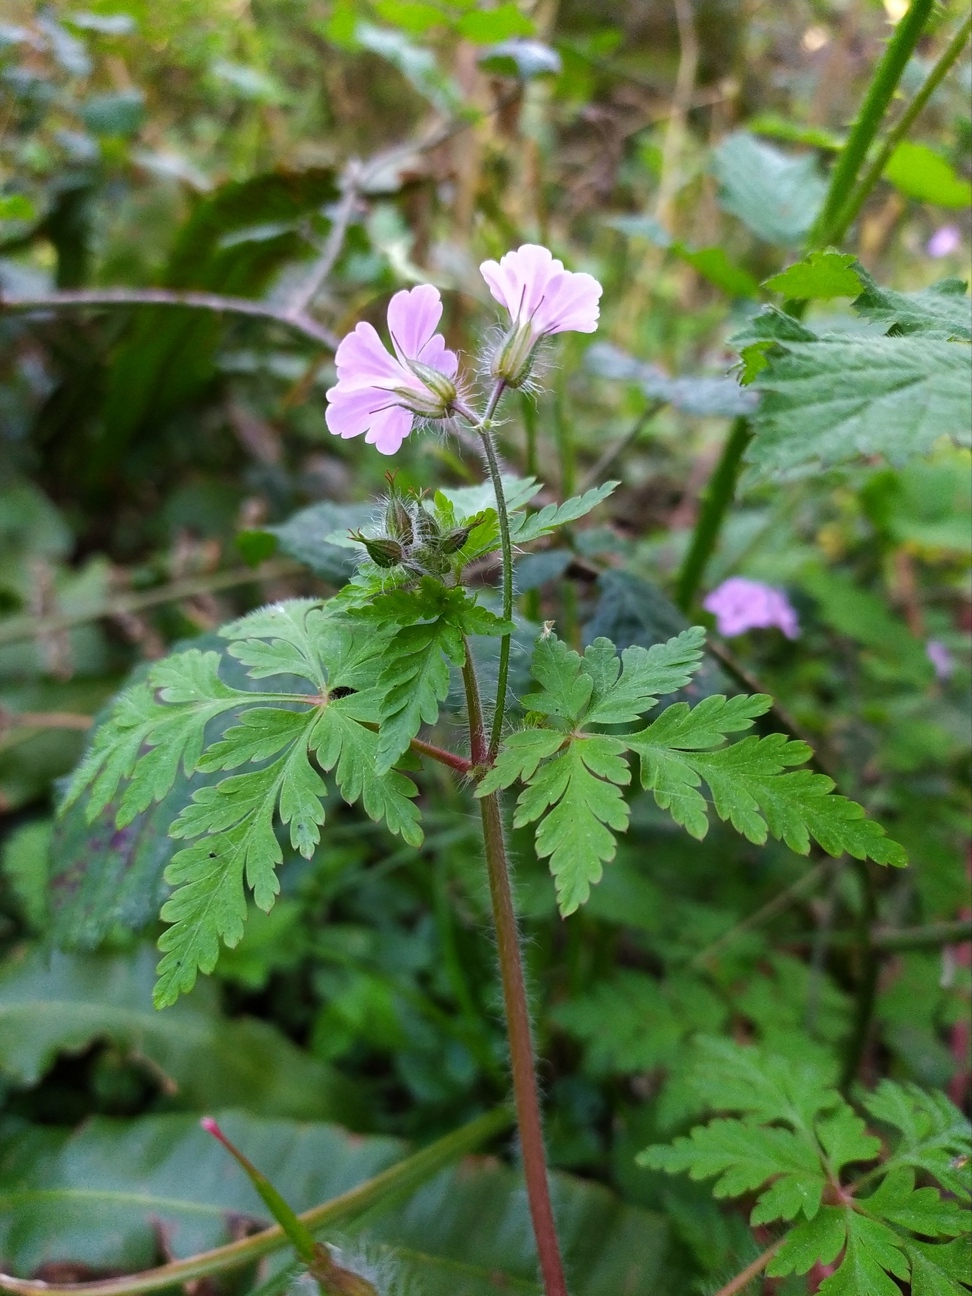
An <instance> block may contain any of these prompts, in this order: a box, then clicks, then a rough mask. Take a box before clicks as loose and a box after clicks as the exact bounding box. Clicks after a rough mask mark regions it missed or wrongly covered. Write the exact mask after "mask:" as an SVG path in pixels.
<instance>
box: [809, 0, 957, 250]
mask: <svg viewBox="0 0 972 1296" xmlns="http://www.w3.org/2000/svg"><path fill="white" fill-rule="evenodd" d="M970 33H972V12H970V13H969V14H968V15H967V16H966V19H965V21H964V22H963V23H962V25H961V27H959V29H958V31H957V32H956V33H955V35H954V36H953V37H952V39H951V40H950V41H949V42H948V44H947V45H946V46H945V49H944V50H943V51H942V53H941V55H940V56H939V58H938V61H937V62H936V63H935V66H934V67H933V68H932V70H931V71H930V72H929V73H928V76H927V77H926V78H925V82H924V84H923V85H922V87H921V89H920V90H919V91H918V93H917V94H916V95H915V97H914V98H913V99H912V101H911V103H910V104H909V105H908V107H907V108H906V109H905V110H904V112H903V113H902V114H901V116H900V117H899V119H898V121H897V122H896V123H895V125H894V127H893V129H892V130H890V131H889V132H888V135H887V137H886V139H885V140H884V142H883V144H882V145H881V148H880V150H879V151H878V153H877V155H876V156H875V158H874V161H873V162H872V163H871V164H870V166H869V167H868V169H867V170H866V171H865V172H864V175H863V176H862V177H861V179H860V181H859V182H858V184H857V185H856V187H855V188H854V190H853V192H852V193H851V195H850V197H849V198H848V199H847V201H846V203H845V204H844V206H843V207H842V208H841V209H840V211H839V213H838V215H837V217H836V218H835V220H834V224H833V229H832V230H831V233H830V238H831V240H832V241H833V242H835V243H839V242H840V240H841V239H842V238H843V237H844V235H845V234H846V233H847V231H848V230H849V229H850V227H851V225H852V224H853V223H854V220H855V219H856V217H857V214H858V212H859V211H860V210H861V208H862V207H863V206H864V203H865V202H866V200H867V197H868V194H870V192H871V190H872V189H873V188H874V186H875V185H876V184H877V182H878V181H879V180H880V179H881V176H882V175H883V174H884V168H885V167H886V166H887V165H888V162H889V161H890V160H891V155H892V154H893V153H894V150H895V149H896V148H897V147H898V145H899V144H900V143H901V141H902V140H903V139H904V138H905V136H906V135H907V134H908V132H909V131H910V130H911V128H912V126H913V125H914V124H915V122H916V121H917V119H918V117H919V116H920V114H921V113H922V111H923V110H924V108H925V105H926V104H927V103H928V100H929V99H930V98H931V97H932V95H933V94H934V93H935V91H936V90H937V89H938V87H939V86H940V85H941V83H942V82H943V81H944V80H945V77H946V76H947V75H948V73H949V72H950V71H951V69H952V68H953V67H954V65H955V63H956V62H957V61H958V57H959V55H960V54H961V53H962V50H963V49H964V48H965V44H966V42H967V41H968V39H969V34H970Z"/></svg>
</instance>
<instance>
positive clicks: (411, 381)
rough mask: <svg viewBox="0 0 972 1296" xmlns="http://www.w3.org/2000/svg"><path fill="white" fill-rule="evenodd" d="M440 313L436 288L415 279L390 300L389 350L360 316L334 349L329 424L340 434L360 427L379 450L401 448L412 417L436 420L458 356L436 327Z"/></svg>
mask: <svg viewBox="0 0 972 1296" xmlns="http://www.w3.org/2000/svg"><path fill="white" fill-rule="evenodd" d="M441 318H442V299H441V297H440V296H439V290H438V288H433V287H432V285H431V284H421V285H420V286H419V287H418V288H410V289H407V290H405V291H403V292H397V293H396V294H395V296H394V297H393V298H392V299H391V301H390V302H389V303H388V332H389V333H390V334H391V340H392V345H393V347H394V348H395V353H394V355H392V354H391V353H390V352H389V351H387V350H386V348H385V347H384V346H383V344H382V342H381V339H380V338H379V336H378V334H377V333H376V332H375V330H374V328H373V327H372V326H371V325H370V324H368V323H366V322H364V321H362V322H361V323H360V324H358V325H357V326H356V327H355V329H354V331H353V332H351V333H349V334H348V335H347V336H346V337H345V338H343V339H342V341H341V345H340V346H339V347H338V349H337V354H336V355H335V357H334V358H335V361H336V363H337V375H338V380H337V385H336V386H334V387H332V388H330V390H329V391H328V393H327V401H328V405H327V414H326V415H325V418H326V420H327V426H328V429H329V431H331V432H333V433H334V435H335V436H339V437H345V438H347V437H355V436H360V435H361V434H362V433H365V440H366V441H367V442H368V443H369V445H373V446H375V448H376V449H377V450H378V451H379V453H381V454H386V455H391V454H395V452H396V451H397V450H398V449H400V447H401V444H402V442H403V441H404V440H405V438H406V437H407V436H408V434H409V432H411V430H412V426H413V424H414V422H415V419H416V418H419V419H442V418H447V417H448V415H449V414H450V412H451V408H452V402H453V401H454V400H455V398H456V384H455V376H456V370H457V369H458V367H459V361H458V359H457V357H456V353H455V352H454V351H448V350H447V349H446V344H445V339H444V338H443V337H442V334H441V333H436V331H435V330H436V328H437V327H438V324H439V320H440V319H441Z"/></svg>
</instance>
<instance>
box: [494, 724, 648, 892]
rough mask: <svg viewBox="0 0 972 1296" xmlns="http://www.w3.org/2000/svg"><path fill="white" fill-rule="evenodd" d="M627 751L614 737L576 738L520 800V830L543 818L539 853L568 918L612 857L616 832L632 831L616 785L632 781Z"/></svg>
mask: <svg viewBox="0 0 972 1296" xmlns="http://www.w3.org/2000/svg"><path fill="white" fill-rule="evenodd" d="M623 752H624V747H623V745H622V744H621V743H620V742H618V740H617V739H615V738H609V737H607V736H605V735H597V734H593V735H589V736H585V737H583V738H578V739H576V740H575V741H573V742H572V743H571V744H570V745H569V746H568V747H567V749H566V750H565V751H563V752H561V753H560V754H559V755H557V756H554V757H553V758H552V759H551V760H548V761H547V762H546V763H545V764H544V765H541V766H540V768H539V770H538V771H537V773H536V774H535V775H534V777H533V779H532V780H531V782H530V783H529V784H528V786H527V787H525V788H524V790H523V791H522V792H521V793H520V796H519V799H518V801H517V808H516V815H515V818H514V824H515V826H516V827H522V826H523V825H524V824H528V823H533V822H534V821H535V820H537V819H540V817H541V816H543V818H542V820H541V823H540V826H539V827H538V829H537V834H536V849H537V854H538V855H539V856H540V858H541V859H546V858H548V857H549V859H550V871H551V873H552V874H553V876H554V881H555V883H556V887H557V903H558V905H559V907H560V912H561V914H562V915H563V916H564V917H567V916H568V915H569V914H572V913H573V912H574V911H575V910H576V909H577V908H578V907H579V906H580V905H582V904H583V903H584V902H585V901H586V900H587V898H588V896H589V895H590V889H591V884H592V883H595V882H597V881H598V880H599V879H600V877H601V871H602V865H603V864H604V863H606V862H607V861H608V860H611V859H613V858H614V853H615V851H616V849H617V842H616V841H615V838H614V835H613V834H614V833H615V832H624V831H625V830H626V829H627V827H628V817H629V814H630V811H629V809H628V805H627V803H626V802H625V800H624V798H623V796H622V795H621V792H620V788H619V786H618V785H619V784H620V785H622V786H623V785H625V784H627V783H628V782H630V779H631V773H630V771H629V769H628V766H627V762H626V761H625V760H624V757H623ZM551 807H552V808H551ZM545 812H548V813H545ZM612 830H613V831H612Z"/></svg>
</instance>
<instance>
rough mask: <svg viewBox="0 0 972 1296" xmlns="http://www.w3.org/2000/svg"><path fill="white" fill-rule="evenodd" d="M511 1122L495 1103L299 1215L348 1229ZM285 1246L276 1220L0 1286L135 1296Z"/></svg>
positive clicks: (318, 1226) (1, 1278)
mask: <svg viewBox="0 0 972 1296" xmlns="http://www.w3.org/2000/svg"><path fill="white" fill-rule="evenodd" d="M512 1123H513V1113H512V1112H511V1111H510V1109H509V1108H508V1107H506V1106H503V1107H497V1108H495V1109H494V1110H493V1111H491V1112H487V1113H486V1115H485V1116H479V1117H477V1118H476V1119H475V1120H474V1121H470V1122H469V1124H468V1125H463V1126H462V1127H461V1128H460V1129H457V1130H453V1131H452V1133H450V1134H446V1135H445V1136H444V1137H443V1138H440V1139H437V1140H436V1141H435V1142H434V1143H431V1144H429V1146H428V1147H426V1148H422V1150H421V1151H420V1152H416V1153H414V1154H413V1155H412V1156H410V1157H406V1159H405V1160H404V1161H399V1162H398V1164H397V1165H393V1166H390V1167H389V1168H388V1169H387V1170H383V1171H382V1172H381V1174H377V1175H375V1176H374V1178H372V1179H367V1180H366V1181H365V1182H364V1183H362V1184H358V1186H357V1187H356V1188H350V1189H349V1190H348V1191H347V1192H344V1193H341V1195H340V1196H339V1197H334V1198H332V1199H331V1201H328V1202H325V1203H324V1204H323V1205H321V1206H314V1207H312V1208H311V1209H310V1210H308V1211H304V1212H303V1213H302V1214H301V1215H299V1216H298V1219H299V1220H300V1221H301V1223H302V1224H303V1225H304V1227H305V1228H307V1229H309V1230H310V1231H311V1232H312V1233H319V1232H320V1231H321V1230H322V1229H325V1228H331V1229H340V1228H346V1227H347V1225H348V1224H350V1223H351V1222H352V1221H353V1220H355V1219H358V1218H359V1217H360V1216H362V1215H363V1214H364V1213H365V1212H366V1211H368V1210H371V1209H373V1208H374V1207H376V1206H378V1205H379V1204H381V1203H384V1202H386V1201H389V1200H390V1199H398V1198H399V1197H401V1196H404V1195H406V1194H407V1193H408V1192H410V1191H411V1190H413V1189H415V1188H417V1187H418V1186H419V1185H420V1184H423V1183H425V1182H426V1181H427V1180H428V1179H431V1178H432V1176H433V1175H434V1174H437V1173H438V1171H439V1170H441V1169H443V1168H444V1167H445V1166H447V1165H449V1163H450V1162H452V1161H456V1160H458V1159H459V1158H460V1157H462V1156H465V1155H466V1154H467V1153H468V1152H472V1151H474V1150H475V1149H476V1148H478V1147H481V1146H482V1144H483V1143H486V1142H488V1141H489V1140H490V1139H491V1138H494V1137H495V1136H496V1135H497V1134H501V1133H502V1132H503V1131H504V1130H505V1129H508V1128H509V1126H510V1125H511V1124H512ZM38 1196H39V1197H41V1198H43V1197H45V1196H49V1194H46V1193H43V1192H41V1193H39V1194H38ZM288 1245H289V1243H288V1239H287V1235H286V1233H285V1232H284V1231H283V1229H282V1228H281V1227H280V1225H279V1224H275V1225H274V1226H273V1227H272V1228H268V1229H263V1230H262V1231H261V1232H259V1233H254V1234H253V1236H252V1237H248V1238H243V1239H241V1240H240V1241H239V1242H229V1243H227V1244H226V1246H221V1247H216V1248H214V1249H213V1250H212V1251H203V1252H201V1253H200V1254H199V1255H194V1256H188V1257H187V1258H186V1259H185V1260H174V1261H173V1262H172V1263H171V1264H166V1265H160V1266H159V1267H158V1268H156V1269H148V1270H146V1271H145V1272H143V1273H139V1274H127V1275H125V1276H124V1277H121V1278H107V1279H103V1280H101V1281H98V1282H89V1283H65V1284H60V1285H58V1284H55V1283H46V1282H35V1281H32V1280H31V1279H28V1278H14V1277H13V1276H12V1275H10V1274H3V1273H0V1290H3V1291H9V1292H14V1293H16V1296H136V1294H137V1293H140V1292H153V1291H164V1290H165V1289H167V1288H173V1287H179V1286H181V1285H182V1284H184V1283H189V1282H194V1281H196V1280H197V1279H199V1278H207V1277H209V1276H210V1275H211V1274H217V1273H227V1272H229V1271H231V1270H233V1269H239V1268H241V1267H242V1266H243V1265H247V1264H252V1263H253V1262H254V1261H256V1260H260V1259H261V1258H262V1257H263V1256H267V1255H272V1254H273V1252H274V1251H281V1250H283V1248H284V1247H286V1246H288Z"/></svg>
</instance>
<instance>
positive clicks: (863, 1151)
mask: <svg viewBox="0 0 972 1296" xmlns="http://www.w3.org/2000/svg"><path fill="white" fill-rule="evenodd" d="M816 1129H817V1137H818V1139H819V1140H820V1144H821V1146H822V1147H823V1150H824V1152H825V1153H826V1154H827V1162H828V1164H829V1166H830V1168H831V1169H832V1170H833V1171H834V1172H835V1173H837V1174H839V1172H840V1171H841V1170H842V1169H843V1168H844V1166H846V1165H850V1164H851V1163H852V1162H854V1161H873V1160H875V1158H876V1157H877V1156H878V1155H879V1153H880V1151H881V1140H880V1139H879V1138H877V1137H875V1135H873V1134H868V1132H867V1127H866V1126H865V1124H864V1122H863V1120H861V1118H860V1116H858V1115H857V1113H856V1112H854V1111H852V1110H851V1108H850V1107H848V1106H847V1104H846V1103H844V1102H842V1103H841V1104H840V1106H839V1107H837V1109H836V1110H835V1111H832V1112H829V1113H828V1114H827V1115H826V1116H822V1117H820V1118H818V1120H817V1123H816Z"/></svg>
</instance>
